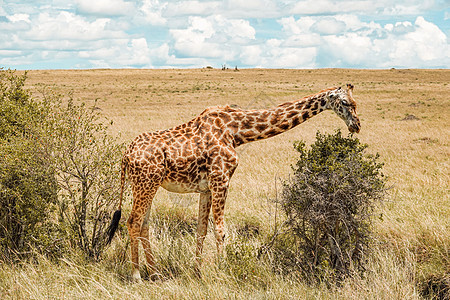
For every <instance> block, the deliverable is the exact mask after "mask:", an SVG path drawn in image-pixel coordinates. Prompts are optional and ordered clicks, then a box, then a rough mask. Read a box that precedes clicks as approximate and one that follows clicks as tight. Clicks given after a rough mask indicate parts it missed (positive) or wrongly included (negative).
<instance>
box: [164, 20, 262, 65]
mask: <svg viewBox="0 0 450 300" xmlns="http://www.w3.org/2000/svg"><path fill="white" fill-rule="evenodd" d="M170 34H171V35H172V37H173V39H174V49H175V50H176V51H178V53H179V54H180V55H182V56H191V57H208V58H222V59H223V60H225V61H227V60H232V59H234V58H235V55H236V52H237V49H238V48H239V45H240V44H246V42H248V41H249V40H253V39H255V29H254V28H253V27H252V26H250V23H249V22H248V21H246V20H240V19H231V20H230V19H226V18H224V17H223V16H220V15H214V16H210V17H207V18H203V17H199V16H195V17H189V25H188V27H187V28H186V29H172V30H170ZM233 49H234V50H233Z"/></svg>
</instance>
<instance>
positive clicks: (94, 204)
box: [47, 96, 122, 259]
mask: <svg viewBox="0 0 450 300" xmlns="http://www.w3.org/2000/svg"><path fill="white" fill-rule="evenodd" d="M51 98H53V99H51ZM55 98H56V100H55ZM50 99H51V102H52V103H53V107H52V111H53V114H52V115H51V116H49V118H48V120H47V126H48V128H47V131H48V132H49V133H50V134H49V139H48V143H47V152H48V157H49V158H50V159H51V161H52V165H53V167H54V168H55V169H56V171H57V183H58V185H59V187H60V189H61V191H60V195H59V201H58V206H59V218H60V222H61V224H62V225H63V226H65V227H66V228H67V229H68V230H69V233H70V235H71V236H72V239H71V240H72V241H73V243H74V245H75V246H77V247H78V248H79V249H81V250H82V251H83V252H84V253H85V254H86V256H87V257H89V258H94V259H98V258H99V256H100V254H101V253H102V251H103V249H104V248H105V246H106V240H107V236H106V233H105V231H106V227H107V226H108V225H109V221H110V214H111V211H113V210H114V205H115V204H116V203H117V201H118V199H119V193H118V192H119V187H120V184H119V172H120V169H119V168H120V163H119V162H120V158H121V155H122V144H120V143H118V142H117V139H115V138H113V137H112V136H110V135H109V134H108V132H107V130H108V126H106V125H105V124H103V123H101V122H100V116H99V113H98V112H97V111H96V108H95V105H94V106H93V107H92V108H87V107H86V105H85V104H80V105H76V104H74V102H73V100H72V99H71V98H70V99H68V101H67V103H66V104H63V103H62V102H61V100H60V98H59V97H58V96H56V97H55V96H52V97H50Z"/></svg>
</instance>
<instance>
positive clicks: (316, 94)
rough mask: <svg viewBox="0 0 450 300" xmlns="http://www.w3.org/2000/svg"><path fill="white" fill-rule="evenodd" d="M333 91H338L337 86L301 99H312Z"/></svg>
mask: <svg viewBox="0 0 450 300" xmlns="http://www.w3.org/2000/svg"><path fill="white" fill-rule="evenodd" d="M335 89H338V87H337V86H333V87H329V88H326V89H324V90H321V91H320V92H317V93H315V94H311V95H309V96H306V97H303V98H302V99H306V98H312V97H314V96H317V95H320V94H323V93H326V92H329V91H332V90H335Z"/></svg>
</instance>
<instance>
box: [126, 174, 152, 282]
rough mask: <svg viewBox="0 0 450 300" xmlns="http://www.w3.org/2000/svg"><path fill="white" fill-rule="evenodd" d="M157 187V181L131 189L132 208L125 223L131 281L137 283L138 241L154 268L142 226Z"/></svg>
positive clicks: (145, 232)
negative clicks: (128, 241)
mask: <svg viewBox="0 0 450 300" xmlns="http://www.w3.org/2000/svg"><path fill="white" fill-rule="evenodd" d="M158 187H159V181H151V183H150V184H147V185H144V184H139V185H136V186H134V187H133V194H134V201H133V208H132V209H131V213H130V217H129V218H128V221H127V227H128V234H129V235H130V245H131V262H132V269H133V271H132V279H133V280H134V281H137V282H139V281H141V275H140V273H139V240H141V242H142V244H143V246H144V250H145V251H146V257H147V262H149V264H150V267H152V268H153V267H154V265H153V255H152V254H151V251H150V243H149V241H148V238H149V236H148V223H147V224H146V225H145V226H144V224H145V219H146V216H147V212H148V211H149V210H150V206H151V204H152V201H153V198H154V196H155V194H156V191H157V190H158ZM145 227H147V229H146V228H145ZM143 229H144V230H143ZM144 234H146V236H145V238H143V235H144Z"/></svg>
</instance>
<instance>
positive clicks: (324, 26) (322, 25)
mask: <svg viewBox="0 0 450 300" xmlns="http://www.w3.org/2000/svg"><path fill="white" fill-rule="evenodd" d="M311 30H312V31H314V32H317V33H319V34H324V35H331V34H339V33H341V32H343V31H344V30H345V23H344V22H343V21H339V20H336V19H335V18H333V17H327V18H324V19H320V20H318V21H316V22H315V23H314V24H313V25H312V26H311Z"/></svg>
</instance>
